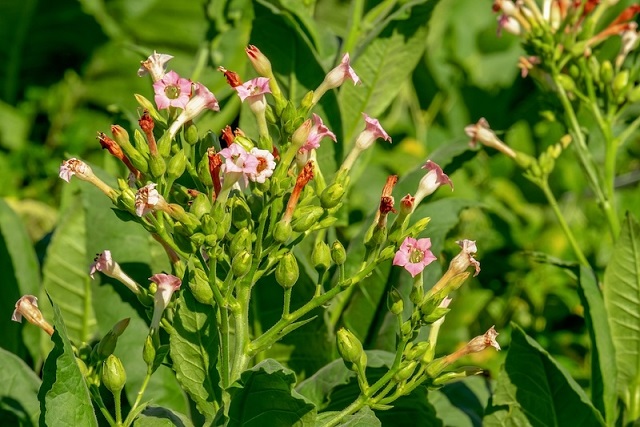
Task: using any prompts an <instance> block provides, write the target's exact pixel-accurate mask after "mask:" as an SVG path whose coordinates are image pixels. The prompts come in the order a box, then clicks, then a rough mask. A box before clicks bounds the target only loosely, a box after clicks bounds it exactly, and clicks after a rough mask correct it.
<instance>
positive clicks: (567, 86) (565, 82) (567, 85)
mask: <svg viewBox="0 0 640 427" xmlns="http://www.w3.org/2000/svg"><path fill="white" fill-rule="evenodd" d="M558 84H560V86H562V88H563V89H564V90H566V91H567V92H575V90H576V83H575V82H574V81H573V79H572V78H571V77H569V76H567V75H566V74H560V75H558Z"/></svg>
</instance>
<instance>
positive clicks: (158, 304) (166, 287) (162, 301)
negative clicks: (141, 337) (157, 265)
mask: <svg viewBox="0 0 640 427" xmlns="http://www.w3.org/2000/svg"><path fill="white" fill-rule="evenodd" d="M149 280H151V281H152V282H154V283H155V284H156V285H157V286H158V289H157V290H156V293H155V295H154V296H153V318H152V319H151V329H152V330H157V329H158V326H159V325H160V319H162V313H163V312H164V310H165V309H166V308H167V306H168V305H169V303H170V302H171V297H172V296H173V293H174V292H176V291H177V290H178V289H180V285H181V284H182V280H180V278H179V277H176V276H173V275H171V274H164V273H158V274H154V275H153V276H151V277H149Z"/></svg>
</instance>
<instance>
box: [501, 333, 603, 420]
mask: <svg viewBox="0 0 640 427" xmlns="http://www.w3.org/2000/svg"><path fill="white" fill-rule="evenodd" d="M559 396H561V397H562V398H561V399H559ZM492 404H493V406H494V407H497V409H500V407H501V406H503V405H504V406H507V407H508V408H509V410H511V409H519V410H521V411H522V413H523V414H524V415H525V416H526V418H527V419H528V422H529V423H530V425H532V426H539V427H546V426H565V425H566V426H569V425H576V426H578V425H579V426H602V425H604V420H603V419H602V416H601V415H600V413H599V412H598V411H597V409H596V408H594V407H593V405H592V404H591V402H590V401H589V398H588V397H587V395H586V394H585V392H584V391H583V390H582V388H581V387H580V386H579V385H578V384H577V383H576V381H575V380H574V379H573V378H571V376H570V375H569V373H568V372H567V371H566V370H565V369H564V368H563V367H562V366H561V365H560V364H558V362H556V361H555V360H554V359H553V358H552V357H551V356H550V355H549V353H547V351H546V350H544V349H543V348H542V347H541V346H540V345H539V344H538V343H537V342H535V341H534V340H533V339H532V338H531V337H529V336H527V335H526V334H525V333H524V331H522V329H520V328H519V327H518V326H517V325H515V324H513V333H512V335H511V344H510V347H509V352H508V354H507V358H506V361H505V367H504V371H503V372H501V374H500V378H499V380H498V387H497V389H496V391H495V394H494V396H493V402H492Z"/></svg>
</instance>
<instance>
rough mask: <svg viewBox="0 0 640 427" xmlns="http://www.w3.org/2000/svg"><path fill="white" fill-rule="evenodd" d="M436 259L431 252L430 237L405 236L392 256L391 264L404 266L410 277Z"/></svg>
mask: <svg viewBox="0 0 640 427" xmlns="http://www.w3.org/2000/svg"><path fill="white" fill-rule="evenodd" d="M436 259H437V258H436V257H435V255H433V252H431V239H429V238H424V239H417V240H416V239H414V238H413V237H407V238H406V239H404V242H402V245H400V249H398V252H396V255H395V256H394V257H393V265H397V266H400V267H404V268H405V269H406V270H407V271H408V272H409V273H410V274H411V277H416V276H417V275H418V274H419V273H421V272H422V270H424V268H425V267H426V266H427V265H429V264H431V263H432V262H433V261H435V260H436Z"/></svg>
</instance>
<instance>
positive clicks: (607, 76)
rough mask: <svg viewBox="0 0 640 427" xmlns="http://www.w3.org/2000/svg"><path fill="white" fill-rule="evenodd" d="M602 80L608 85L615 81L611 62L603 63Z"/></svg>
mask: <svg viewBox="0 0 640 427" xmlns="http://www.w3.org/2000/svg"><path fill="white" fill-rule="evenodd" d="M600 79H601V80H602V82H603V83H604V84H607V85H608V84H609V83H611V82H612V81H613V65H611V61H609V60H605V61H602V64H601V65H600Z"/></svg>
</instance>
